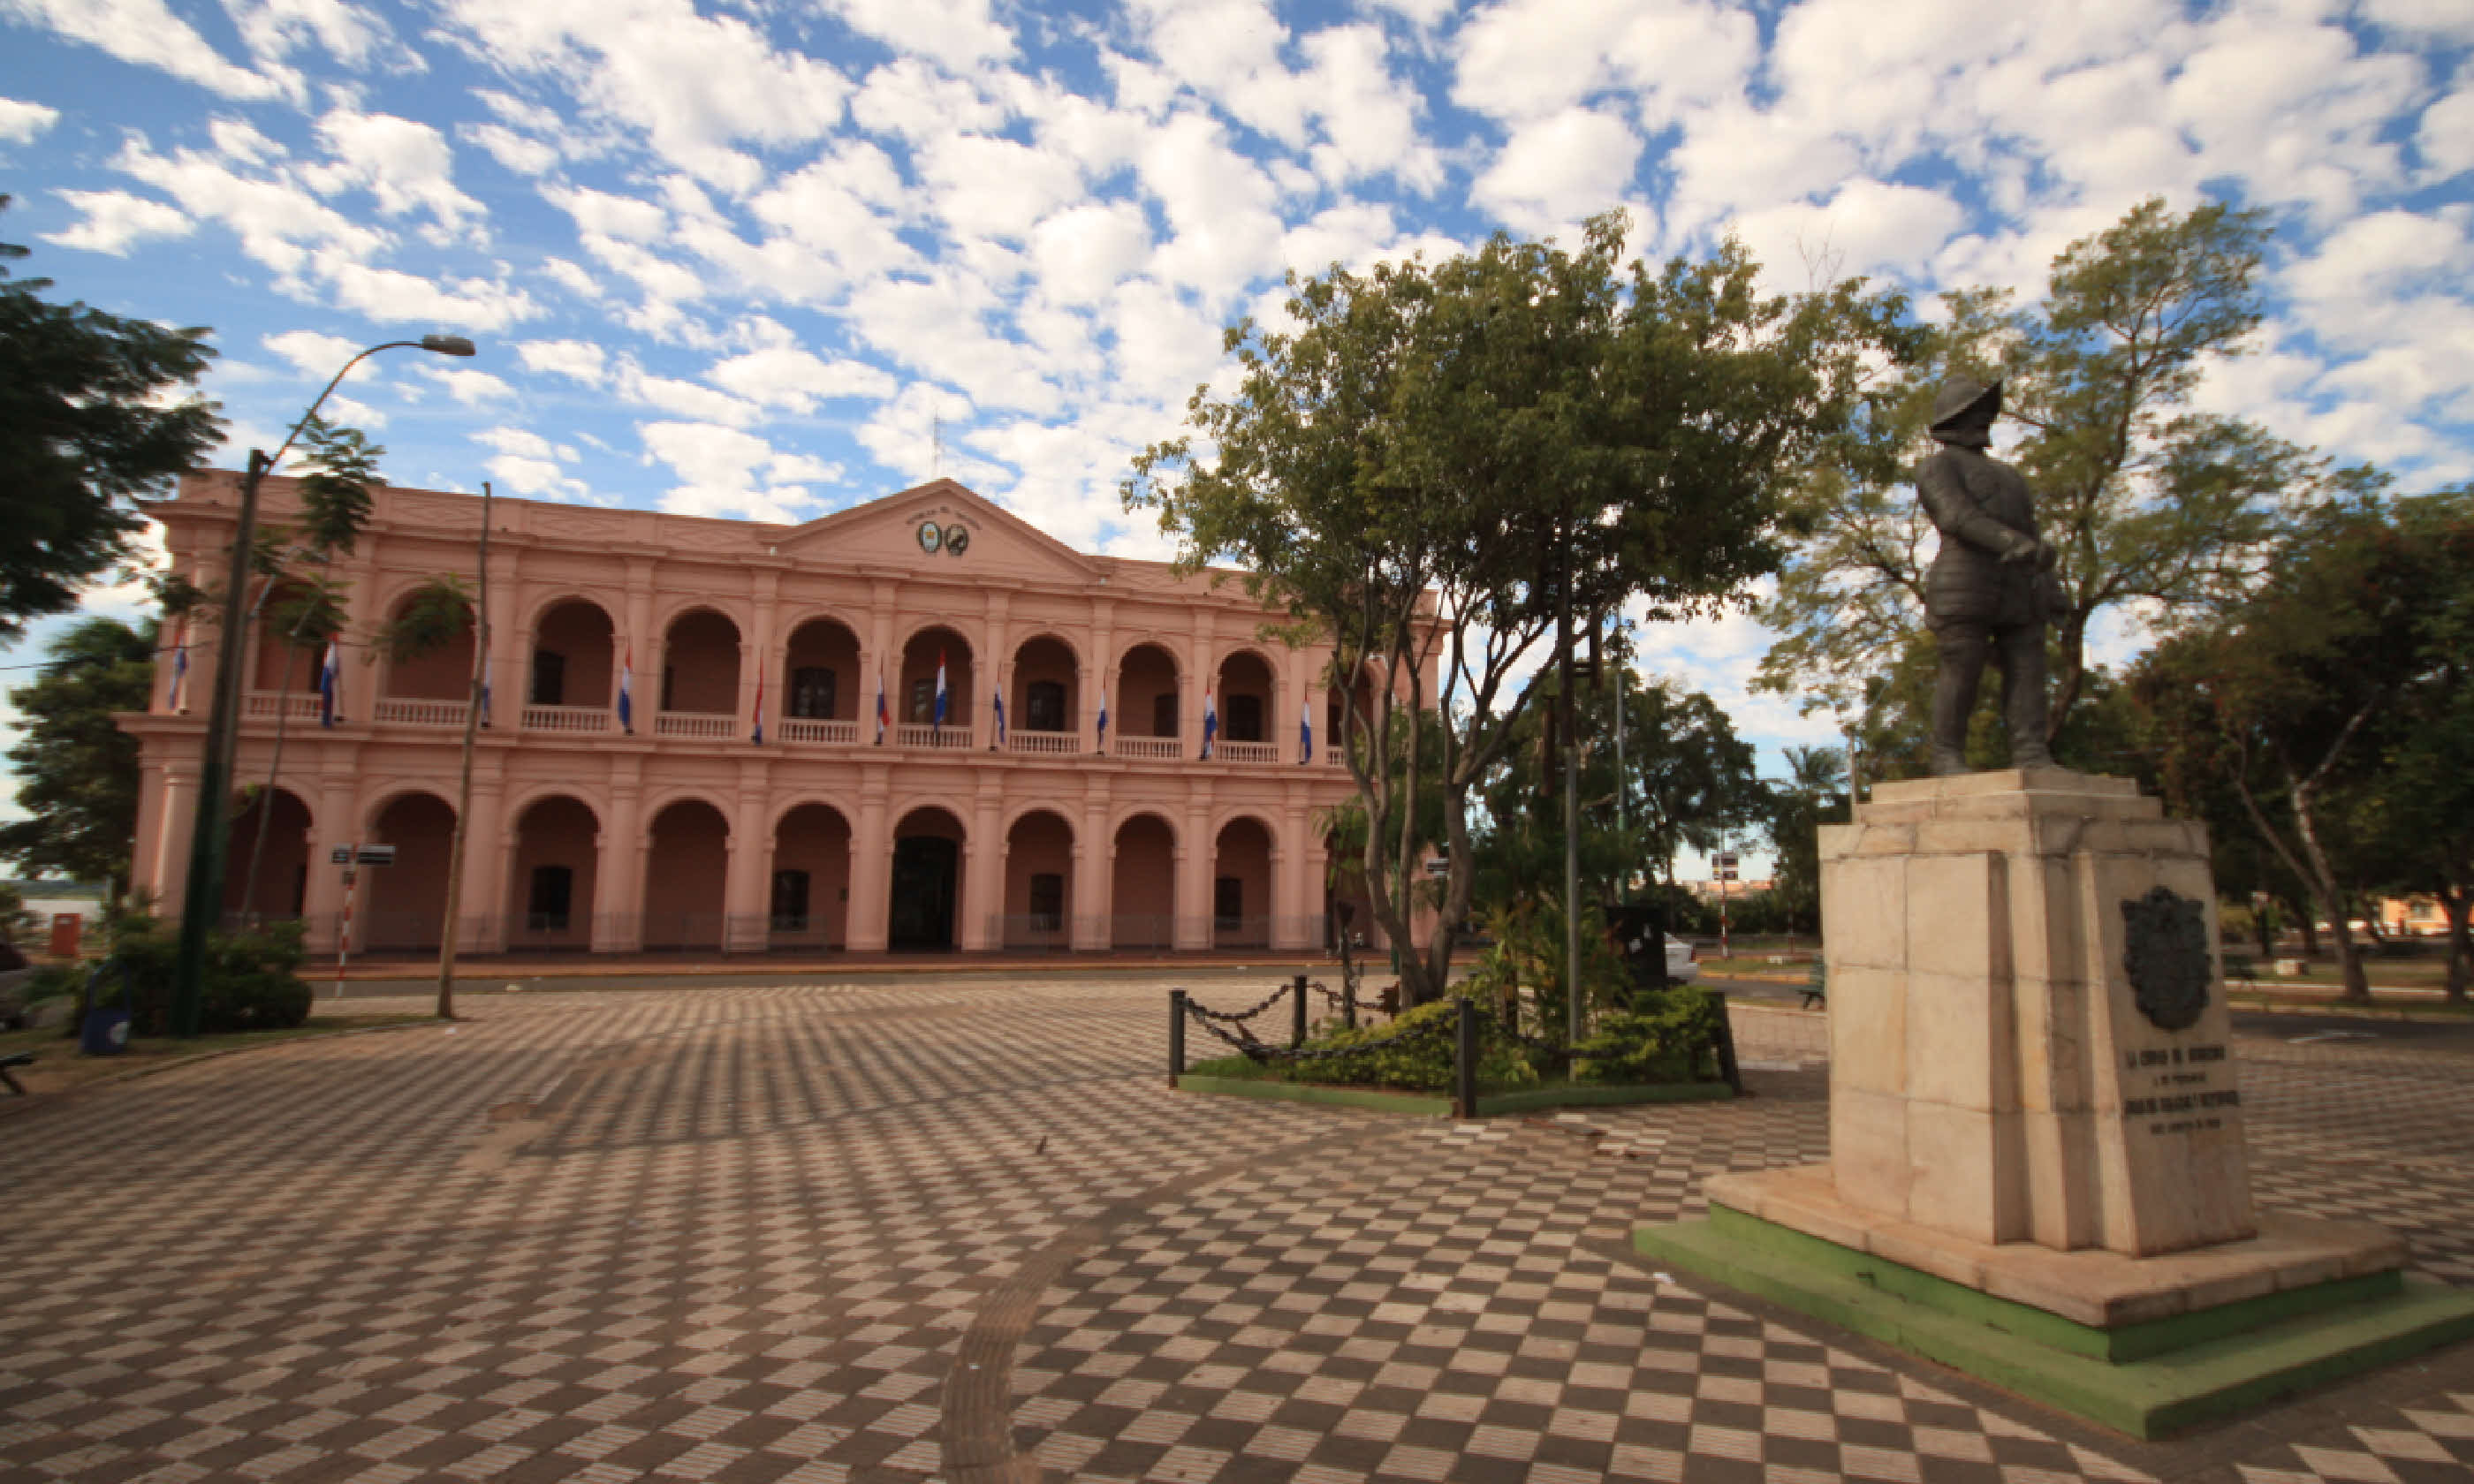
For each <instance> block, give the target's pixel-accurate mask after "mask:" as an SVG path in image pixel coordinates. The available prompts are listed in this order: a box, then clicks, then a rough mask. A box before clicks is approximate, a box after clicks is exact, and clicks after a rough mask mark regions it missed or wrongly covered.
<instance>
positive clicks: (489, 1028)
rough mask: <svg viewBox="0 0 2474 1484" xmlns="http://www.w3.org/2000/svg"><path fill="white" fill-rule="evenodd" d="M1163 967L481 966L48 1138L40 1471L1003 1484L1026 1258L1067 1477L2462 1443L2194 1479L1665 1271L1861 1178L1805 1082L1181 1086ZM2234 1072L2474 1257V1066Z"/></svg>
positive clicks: (2318, 1196)
mask: <svg viewBox="0 0 2474 1484" xmlns="http://www.w3.org/2000/svg"><path fill="white" fill-rule="evenodd" d="M1167 983H1168V981H1167V980H1165V979H1163V980H1161V981H1160V982H1158V983H1155V984H1154V983H1128V982H1125V981H1117V982H1112V983H1107V984H1104V985H1076V984H1056V983H1050V984H1038V985H1003V984H996V983H990V982H986V981H977V982H973V981H954V982H949V983H940V982H919V983H913V984H906V985H900V986H894V987H886V988H877V987H859V986H836V985H821V986H815V987H810V988H801V989H790V990H777V989H728V988H708V989H699V990H692V991H680V992H629V993H558V994H527V995H521V996H516V995H506V996H499V995H478V996H472V997H470V998H469V999H468V1001H467V1006H468V1010H469V1011H470V1012H471V1013H473V1014H474V1015H475V1016H476V1017H477V1018H476V1019H475V1020H473V1021H472V1022H470V1023H467V1024H464V1025H459V1026H456V1027H454V1028H452V1029H447V1028H441V1027H436V1026H424V1027H420V1028H416V1029H411V1030H405V1031H399V1032H389V1033H385V1034H380V1035H371V1036H361V1037H352V1038H345V1039H339V1040H335V1041H319V1042H310V1043H302V1044H295V1045H290V1046H284V1047H279V1048H274V1049H270V1050H267V1051H264V1052H257V1053H252V1054H250V1055H247V1056H242V1057H234V1058H227V1059H223V1060H220V1061H213V1062H207V1063H203V1064H199V1065H194V1066H190V1067H186V1068H182V1069H180V1070H176V1071H172V1072H169V1073H165V1074H162V1075H158V1076H155V1077H149V1078H146V1079H143V1080H141V1081H138V1082H135V1083H131V1084H125V1085H121V1086H117V1087H114V1088H110V1089H104V1090H101V1091H99V1092H96V1093H94V1094H91V1095H88V1096H85V1097H82V1098H79V1099H74V1100H71V1101H69V1102H66V1103H63V1104H61V1105H60V1106H58V1107H55V1108H50V1109H46V1110H42V1111H39V1112H37V1113H34V1114H32V1115H28V1116H23V1117H18V1118H12V1119H11V1120H9V1121H8V1122H7V1123H5V1124H0V1167H5V1169H6V1171H7V1190H8V1194H9V1200H10V1212H9V1220H8V1223H7V1225H6V1228H5V1230H0V1263H5V1264H6V1268H5V1271H7V1272H8V1273H10V1274H11V1275H12V1281H11V1282H10V1283H9V1285H8V1288H7V1299H6V1302H0V1480H6V1481H9V1484H15V1481H18V1480H27V1481H36V1480H55V1479H58V1480H95V1481H105V1480H109V1481H113V1484H119V1481H129V1480H141V1479H143V1480H166V1481H189V1480H227V1479H229V1480H266V1481H309V1480H318V1481H344V1480H352V1481H369V1484H405V1481H411V1480H416V1479H457V1478H471V1479H502V1478H503V1479H508V1480H513V1481H517V1484H535V1481H541V1484H547V1481H552V1480H582V1481H590V1484H620V1481H626V1480H638V1479H644V1480H715V1481H720V1484H741V1481H748V1484H756V1481H771V1480H795V1481H798V1484H840V1481H860V1484H874V1481H887V1484H893V1481H905V1480H908V1481H916V1480H920V1479H924V1478H937V1479H953V1480H956V1481H957V1484H964V1481H965V1480H967V1479H972V1478H977V1477H982V1476H991V1475H989V1474H988V1473H987V1472H986V1471H985V1470H984V1469H981V1468H979V1467H978V1466H977V1465H975V1464H972V1463H971V1462H970V1461H968V1460H965V1461H963V1463H962V1465H961V1466H958V1463H957V1458H956V1455H955V1454H954V1453H953V1451H952V1447H953V1445H954V1443H955V1440H956V1439H957V1438H958V1436H959V1435H960V1434H959V1433H958V1418H959V1414H960V1412H961V1411H962V1410H963V1408H964V1406H965V1403H966V1401H967V1394H968V1392H969V1387H968V1386H967V1385H965V1384H963V1383H962V1381H961V1379H960V1376H959V1375H958V1369H959V1368H967V1367H969V1366H974V1365H977V1364H979V1363H980V1362H979V1361H978V1360H975V1359H974V1360H965V1359H963V1358H962V1357H963V1356H964V1355H965V1354H973V1355H976V1354H978V1353H979V1352H977V1351H972V1350H969V1349H967V1347H966V1346H965V1343H964V1341H965V1336H966V1335H968V1334H972V1333H975V1332H978V1330H975V1326H976V1327H979V1329H980V1330H987V1329H988V1326H989V1325H990V1323H991V1316H995V1315H999V1314H1001V1313H1003V1312H1007V1308H1006V1305H1007V1304H1008V1303H1010V1302H1011V1299H1010V1295H1012V1293H1013V1291H1014V1288H1015V1287H1017V1286H1021V1284H1023V1283H1024V1282H1028V1284H1029V1285H1030V1286H1028V1287H1023V1288H1022V1295H1021V1296H1022V1298H1023V1300H1024V1301H1025V1302H1024V1305H1023V1317H1022V1319H1021V1321H1020V1322H1019V1324H1018V1325H1017V1326H1016V1327H1015V1328H1011V1329H1007V1328H1003V1327H1002V1326H1000V1327H998V1328H997V1329H994V1330H989V1331H988V1332H991V1333H996V1334H998V1335H999V1336H1000V1338H1002V1339H1003V1340H1004V1343H1003V1344H1001V1345H1000V1346H999V1347H998V1350H997V1352H996V1353H998V1354H1001V1355H1003V1356H1004V1357H1006V1359H1005V1361H1003V1362H1002V1364H1004V1365H1007V1366H1009V1376H1007V1379H1008V1380H1009V1384H1010V1388H1011V1390H1010V1393H1009V1394H1000V1395H999V1398H998V1400H997V1403H996V1407H995V1413H996V1415H997V1426H996V1431H997V1433H998V1435H999V1436H1000V1437H1001V1438H1003V1437H1005V1436H1007V1434H1006V1430H1005V1427H1004V1425H1003V1424H1004V1423H1005V1422H1006V1421H1007V1418H1006V1417H1004V1416H1003V1415H1002V1414H1003V1413H1004V1412H1005V1410H1006V1409H1007V1407H1009V1408H1010V1417H1009V1421H1010V1424H1011V1426H1010V1433H1009V1441H1010V1444H1011V1446H1012V1448H1014V1449H1015V1450H1016V1451H1017V1453H1019V1454H1020V1455H1021V1456H1022V1457H1023V1458H1025V1459H1028V1460H1032V1461H1035V1462H1036V1463H1037V1464H1039V1465H1040V1466H1042V1467H1044V1468H1045V1469H1046V1470H1047V1471H1049V1472H1048V1476H1050V1477H1054V1478H1077V1479H1101V1480H1104V1479H1159V1480H1185V1479H1192V1480H1204V1479H1209V1480H1218V1481H1230V1484H1244V1481H1249V1480H1274V1479H1277V1480H1289V1479H1296V1480H1303V1481H1309V1484H1341V1481H1353V1480H1385V1481H1388V1480H1434V1479H1453V1480H1461V1479H1470V1480H1481V1481H1491V1480H1495V1479H1505V1480H1538V1481H1544V1484H1555V1481H1564V1480H1583V1479H1595V1478H1646V1479H1682V1480H1690V1481H1699V1480H1714V1481H1729V1480H1735V1479H1745V1480H1751V1479H1760V1480H1783V1481H1799V1480H1807V1479H1809V1480H1819V1479H1834V1478H1841V1477H1844V1478H1872V1479H1885V1480H1913V1481H1917V1484H1944V1481H1953V1484H1955V1481H1966V1480H1977V1479H1983V1480H1999V1481H2002V1484H2054V1481H2068V1480H2079V1479H2086V1480H2108V1479H2121V1480H2129V1479H2140V1478H2157V1479H2165V1480H2179V1479H2182V1478H2207V1479H2224V1480H2241V1481H2244V1484H2267V1481H2275V1484H2286V1481H2289V1480H2317V1479H2330V1480H2335V1479H2388V1478H2394V1479H2398V1480H2403V1481H2409V1484H2415V1481H2421V1480H2427V1479H2436V1478H2439V1477H2443V1476H2464V1472H2465V1470H2466V1468H2467V1464H2468V1460H2469V1459H2474V1405H2469V1400H2468V1395H2467V1393H2469V1392H2474V1379H2460V1380H2459V1381H2457V1382H2456V1383H2455V1384H2454V1390H2451V1389H2449V1388H2448V1387H2447V1386H2445V1385H2439V1384H2435V1383H2429V1382H2425V1381H2416V1380H2413V1379H2411V1378H2401V1379H2399V1380H2397V1381H2396V1382H2395V1383H2394V1385H2393V1386H2392V1388H2391V1389H2392V1391H2393V1392H2394V1395H2393V1396H2392V1397H2388V1398H2384V1399H2383V1400H2381V1401H2380V1403H2379V1404H2377V1405H2373V1406H2367V1407H2365V1408H2358V1409H2356V1410H2355V1411H2354V1412H2352V1413H2349V1414H2348V1415H2347V1416H2345V1417H2344V1418H2342V1419H2339V1420H2333V1421H2328V1422H2326V1423H2325V1424H2324V1425H2322V1424H2316V1423H2315V1424H2313V1425H2311V1426H2309V1427H2304V1428H2288V1429H2286V1430H2285V1432H2284V1433H2282V1434H2277V1433H2274V1432H2273V1429H2272V1428H2271V1429H2268V1430H2259V1429H2254V1430H2255V1431H2257V1432H2258V1437H2257V1440H2256V1446H2252V1445H2251V1443H2250V1442H2248V1441H2245V1443H2244V1448H2246V1451H2244V1452H2243V1454H2242V1456H2241V1457H2240V1458H2239V1459H2230V1458H2222V1457H2219V1456H2217V1455H2216V1454H2214V1453H2211V1454H2207V1455H2206V1456H2205V1457H2204V1458H2202V1457H2201V1455H2200V1454H2199V1453H2195V1452H2190V1451H2188V1450H2185V1451H2183V1452H2176V1451H2175V1450H2174V1448H2173V1446H2166V1447H2163V1448H2141V1447H2138V1446H2135V1445H2129V1444H2126V1443H2122V1441H2121V1440H2109V1439H2106V1438H2102V1437H2098V1436H2095V1435H2093V1434H2091V1433H2089V1432H2088V1431H2087V1430H2086V1429H2084V1428H2080V1427H2077V1426H2076V1425H2075V1424H2069V1423H2068V1422H2067V1421H2065V1420H2061V1419H2057V1418H2055V1417H2053V1416H2052V1415H2051V1414H2049V1413H2044V1412H2041V1411H2039V1410H2037V1409H2035V1408H2032V1407H2029V1406H2026V1405H2025V1404H2024V1403H2018V1402H2015V1401H2008V1400H2002V1399H2000V1398H1998V1397H1994V1396H1992V1395H1991V1394H1989V1393H1984V1392H1982V1391H1981V1389H1980V1388H1975V1387H1973V1386H1972V1385H1971V1384H1970V1383H1967V1382H1964V1381H1954V1380H1953V1379H1951V1378H1950V1377H1948V1376H1946V1375H1944V1374H1941V1373H1936V1372H1932V1371H1931V1370H1930V1369H1929V1368H1927V1367H1922V1366H1917V1365H1912V1364H1908V1363H1904V1362H1900V1361H1898V1360H1896V1359H1895V1358H1894V1357H1889V1356H1887V1355H1886V1354H1884V1353H1883V1352H1878V1351H1874V1350H1871V1349H1869V1348H1867V1347H1863V1346H1861V1345H1860V1344H1858V1343H1856V1342H1837V1341H1833V1340H1832V1339H1831V1337H1829V1336H1827V1335H1824V1334H1819V1333H1815V1332H1811V1331H1810V1330H1809V1329H1808V1328H1800V1327H1798V1326H1797V1325H1795V1324H1792V1323H1787V1324H1783V1323H1780V1322H1778V1321H1777V1320H1776V1319H1775V1318H1773V1317H1769V1316H1767V1315H1765V1314H1759V1313H1752V1312H1747V1311H1745V1310H1743V1309H1740V1308H1737V1307H1734V1306H1731V1305H1730V1304H1726V1303H1723V1302H1720V1301H1718V1300H1716V1299H1713V1298H1710V1297H1709V1296H1707V1295H1705V1294H1702V1293H1700V1292H1697V1291H1695V1290H1693V1289H1692V1288H1690V1287H1688V1286H1686V1285H1685V1284H1682V1283H1678V1282H1675V1281H1665V1280H1662V1279H1661V1276H1660V1275H1658V1274H1656V1273H1654V1272H1651V1271H1649V1270H1646V1269H1643V1268H1641V1267H1639V1266H1637V1265H1636V1264H1635V1263H1633V1262H1632V1261H1630V1260H1628V1258H1627V1257H1625V1256H1624V1255H1623V1251H1622V1242H1623V1239H1624V1237H1625V1235H1626V1233H1628V1232H1629V1230H1630V1228H1631V1226H1632V1225H1633V1224H1635V1223H1636V1222H1638V1221H1641V1220H1656V1219H1662V1218H1667V1217H1672V1216H1675V1215H1680V1214H1690V1213H1693V1212H1695V1211H1697V1210H1698V1209H1700V1199H1699V1188H1700V1184H1701V1182H1702V1181H1703V1180H1704V1179H1705V1178H1706V1177H1707V1176H1708V1175H1709V1174H1710V1172H1712V1171H1714V1170H1722V1169H1729V1168H1757V1167H1760V1166H1763V1165H1775V1164H1792V1163H1800V1162H1804V1161H1809V1160H1813V1159H1818V1158H1821V1157H1823V1155H1824V1154H1825V1153H1826V1128H1827V1120H1826V1101H1825V1100H1826V1092H1827V1089H1826V1079H1825V1078H1824V1077H1823V1075H1821V1074H1820V1073H1819V1072H1817V1071H1801V1072H1777V1073H1765V1074H1761V1075H1759V1076H1758V1077H1757V1079H1756V1082H1757V1087H1758V1090H1759V1092H1760V1093H1761V1095H1760V1096H1758V1097H1757V1098H1754V1099H1750V1100H1747V1101H1744V1102H1741V1103H1734V1104H1711V1105H1679V1106H1675V1107H1670V1108H1646V1109H1626V1110H1593V1111H1590V1112H1589V1113H1586V1114H1564V1115H1540V1116H1537V1117H1533V1118H1525V1119H1508V1120H1496V1121H1494V1122H1492V1123H1489V1124H1485V1125H1472V1126H1456V1125H1452V1124H1447V1123H1438V1122H1432V1121H1422V1120H1404V1119H1398V1118H1390V1117H1384V1116H1380V1115H1373V1114H1366V1113H1350V1112H1346V1111H1341V1110H1326V1109H1316V1108H1305V1107H1298V1106H1293V1105H1285V1104H1274V1103H1254V1102H1243V1101H1235V1100H1224V1099H1206V1098H1200V1097H1193V1096H1180V1095H1177V1094H1173V1093H1170V1092H1169V1091H1167V1090H1166V1089H1164V1088H1163V1087H1162V1086H1161V1085H1160V1084H1161V1078H1160V1075H1159V1071H1160V1065H1161V1060H1162V1056H1163V1043H1164V1040H1165V1034H1164V1033H1165V1024H1164V1021H1165V1015H1164V1011H1163V1008H1162V1000H1163V999H1164V993H1163V992H1164V990H1165V988H1166V985H1167ZM1226 993H1227V996H1228V997H1229V998H1230V999H1231V1001H1232V1002H1234V1000H1235V999H1236V997H1237V992H1236V991H1234V990H1230V991H1228V992H1226ZM1251 997H1253V996H1250V995H1249V996H1248V998H1249V1001H1250V998H1251ZM352 1008H353V1009H355V1010H362V1009H371V1008H393V1007H390V1006H385V1005H373V1004H372V1003H371V1002H368V1001H354V1002H352ZM403 1008H415V1007H414V1006H413V1005H411V1004H409V1003H407V1005H406V1006H404V1007H403ZM2243 1051H2244V1057H2245V1064H2246V1065H2245V1077H2246V1079H2247V1082H2246V1086H2247V1087H2248V1088H2250V1089H2252V1090H2251V1092H2250V1094H2249V1096H2248V1097H2247V1098H2246V1101H2247V1102H2249V1103H2250V1104H2251V1105H2252V1106H2253V1107H2254V1108H2255V1109H2256V1113H2255V1116H2254V1128H2255V1130H2256V1131H2257V1137H2258V1140H2259V1153H2258V1156H2257V1160H2256V1162H2257V1163H2258V1165H2259V1166H2260V1167H2261V1172H2262V1179H2261V1185H2262V1190H2263V1197H2264V1199H2268V1200H2271V1201H2273V1202H2275V1203H2277V1204H2282V1205H2288V1206H2293V1207H2298V1208H2305V1209H2314V1210H2317V1211H2320V1212H2323V1213H2339V1212H2342V1213H2361V1214H2365V1215H2369V1216H2371V1217H2373V1219H2379V1220H2383V1221H2387V1222H2389V1223H2390V1224H2391V1225H2393V1226H2395V1227H2396V1228H2397V1229H2398V1230H2400V1231H2402V1232H2404V1233H2407V1235H2408V1236H2409V1238H2410V1240H2411V1241H2412V1242H2413V1245H2414V1250H2415V1257H2416V1261H2417V1263H2418V1264H2419V1265H2420V1266H2422V1267H2423V1268H2424V1269H2425V1270H2426V1271H2430V1272H2433V1273H2435V1274H2437V1275H2439V1276H2456V1275H2459V1274H2462V1273H2464V1272H2465V1271H2466V1268H2467V1266H2468V1265H2469V1264H2474V1236H2469V1234H2468V1233H2465V1232H2464V1231H2463V1230H2462V1216H2456V1215H2453V1214H2452V1213H2462V1211H2463V1210H2465V1209H2474V1173H2469V1171H2468V1170H2467V1169H2466V1168H2465V1167H2464V1165H2465V1164H2466V1162H2467V1161H2462V1159H2459V1160H2457V1161H2454V1162H2452V1161H2451V1160H2450V1158H2449V1154H2448V1151H2449V1150H2450V1149H2451V1148H2452V1147H2453V1148H2455V1149H2460V1150H2462V1149H2463V1148H2465V1147H2467V1144H2468V1136H2469V1135H2474V1113H2469V1112H2468V1111H2467V1110H2466V1109H2465V1108H2464V1106H2463V1099H2462V1095H2458V1094H2456V1093H2455V1092H2454V1091H2453V1089H2462V1087H2463V1086H2464V1079H2465V1074H2466V1072H2467V1071H2468V1070H2474V1059H2469V1058H2464V1057H2462V1056H2454V1055H2453V1054H2449V1053H2444V1052H2430V1051H2423V1050H2414V1051H2411V1052H2405V1051H2397V1050H2393V1049H2385V1048H2380V1047H2356V1046H2342V1045H2338V1046H2325V1045H2323V1046H2311V1047H2292V1046H2288V1045H2285V1044H2284V1043H2282V1042H2260V1043H2254V1042H2247V1041H2246V1042H2244V1046H2243ZM2358 1130H2359V1132H2357V1131H2358ZM2452 1222H2454V1223H2456V1224H2455V1225H2452ZM1060 1253H1061V1254H1064V1256H1063V1257H1061V1258H1055V1259H1053V1260H1052V1259H1051V1258H1050V1257H1048V1256H1046V1255H1052V1254H1060ZM1043 1262H1048V1263H1050V1265H1048V1266H1042V1265H1041V1264H1042V1263H1043ZM1025 1274H1031V1275H1035V1276H1033V1277H1031V1278H1030V1279H1028V1280H1025V1279H1024V1278H1023V1275H1025ZM1038 1275H1044V1276H1038ZM999 1363H1000V1362H991V1364H992V1365H996V1364H999ZM2417 1374H2419V1373H2417ZM2245 1438H2246V1439H2247V1438H2248V1435H2247V1434H2246V1435H2245ZM2221 1451H2222V1449H2221V1448H2219V1449H2218V1452H2219V1453H2220V1452H2221ZM2185 1463H2188V1464H2190V1465H2191V1467H2188V1468H2183V1467H2177V1466H2179V1465H2182V1464H2185ZM2383 1471H2385V1472H2383ZM2448 1471H2455V1472H2454V1473H2453V1474H2452V1473H2450V1472H2448Z"/></svg>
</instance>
